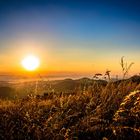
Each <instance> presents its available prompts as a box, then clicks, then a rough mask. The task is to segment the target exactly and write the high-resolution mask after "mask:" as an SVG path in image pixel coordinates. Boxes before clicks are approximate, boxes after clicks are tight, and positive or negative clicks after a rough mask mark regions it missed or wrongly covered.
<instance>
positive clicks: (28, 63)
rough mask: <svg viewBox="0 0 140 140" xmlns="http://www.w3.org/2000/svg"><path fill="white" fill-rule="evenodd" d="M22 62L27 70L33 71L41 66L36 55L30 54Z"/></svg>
mask: <svg viewBox="0 0 140 140" xmlns="http://www.w3.org/2000/svg"><path fill="white" fill-rule="evenodd" d="M21 64H22V66H23V67H24V68H25V69H26V70H28V71H33V70H35V69H37V68H38V67H39V64H40V61H39V58H37V57H36V56H33V55H29V56H26V57H25V58H24V59H23V60H22V62H21Z"/></svg>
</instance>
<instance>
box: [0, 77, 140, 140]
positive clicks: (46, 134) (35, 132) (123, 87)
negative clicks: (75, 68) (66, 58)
mask: <svg viewBox="0 0 140 140" xmlns="http://www.w3.org/2000/svg"><path fill="white" fill-rule="evenodd" d="M68 81H69V82H68ZM64 86H65V87H66V88H68V89H69V90H68V91H67V92H64V91H63V92H60V90H61V88H63V87H64ZM56 87H57V89H59V90H58V91H57V92H49V91H47V92H46V93H45V92H44V93H43V94H38V95H31V94H30V95H28V96H25V97H23V98H15V99H4V98H3V99H1V100H0V139H1V140H15V139H17V140H73V139H75V140H125V139H127V140H138V139H139V138H140V76H133V77H131V78H129V79H125V80H117V81H108V82H107V81H104V80H93V79H90V80H89V79H86V78H84V79H81V80H79V81H74V83H73V82H72V81H71V80H70V79H69V80H64V81H63V80H62V81H61V86H60V85H59V88H58V85H57V86H56ZM24 88H25V90H26V87H24ZM70 89H72V90H70ZM22 90H24V89H22Z"/></svg>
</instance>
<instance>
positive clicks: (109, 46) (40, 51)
mask: <svg viewBox="0 0 140 140" xmlns="http://www.w3.org/2000/svg"><path fill="white" fill-rule="evenodd" d="M139 7H140V1H139V0H1V1H0V72H1V73H2V72H20V71H24V69H23V68H22V66H21V61H22V59H23V58H24V57H25V56H26V55H28V54H33V55H36V56H38V57H39V58H40V61H41V64H40V67H39V69H38V70H39V71H40V72H41V71H42V72H52V73H53V72H61V73H71V72H75V73H82V74H83V75H84V74H91V73H97V72H100V73H102V72H105V71H106V70H107V69H109V70H111V72H112V74H114V75H116V74H120V73H121V67H120V58H121V57H122V56H125V60H126V61H127V62H128V63H130V62H134V63H135V64H134V65H133V67H132V69H131V73H132V74H136V73H139V71H140V61H139V60H140V55H139V53H140V8H139Z"/></svg>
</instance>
